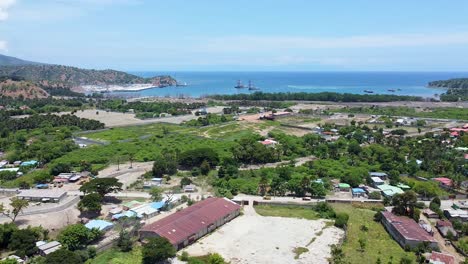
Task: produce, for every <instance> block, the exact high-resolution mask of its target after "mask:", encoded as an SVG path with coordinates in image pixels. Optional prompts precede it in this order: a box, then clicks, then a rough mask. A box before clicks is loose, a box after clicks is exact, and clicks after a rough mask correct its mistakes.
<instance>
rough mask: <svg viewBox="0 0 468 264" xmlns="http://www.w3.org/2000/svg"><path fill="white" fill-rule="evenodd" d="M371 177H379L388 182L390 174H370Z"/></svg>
mask: <svg viewBox="0 0 468 264" xmlns="http://www.w3.org/2000/svg"><path fill="white" fill-rule="evenodd" d="M369 176H370V177H379V178H380V179H381V180H386V179H387V177H388V174H387V173H385V172H369Z"/></svg>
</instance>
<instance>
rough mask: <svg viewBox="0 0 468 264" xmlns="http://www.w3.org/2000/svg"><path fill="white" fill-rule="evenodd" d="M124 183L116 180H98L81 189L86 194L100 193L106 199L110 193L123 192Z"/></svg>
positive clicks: (84, 185)
mask: <svg viewBox="0 0 468 264" xmlns="http://www.w3.org/2000/svg"><path fill="white" fill-rule="evenodd" d="M122 185H123V184H122V183H121V182H119V180H118V179H116V178H96V179H93V180H91V181H89V182H87V183H85V184H83V186H81V187H80V191H82V192H84V193H85V194H88V193H98V194H99V195H100V196H101V197H104V196H105V195H106V194H108V193H112V192H119V191H122Z"/></svg>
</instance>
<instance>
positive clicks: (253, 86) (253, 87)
mask: <svg viewBox="0 0 468 264" xmlns="http://www.w3.org/2000/svg"><path fill="white" fill-rule="evenodd" d="M258 90H260V89H259V88H257V87H255V85H253V83H252V81H251V80H249V91H258Z"/></svg>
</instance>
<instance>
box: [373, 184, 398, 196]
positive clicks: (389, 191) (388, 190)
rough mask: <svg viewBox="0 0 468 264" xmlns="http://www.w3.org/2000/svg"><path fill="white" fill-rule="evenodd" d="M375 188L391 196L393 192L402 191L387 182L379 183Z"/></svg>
mask: <svg viewBox="0 0 468 264" xmlns="http://www.w3.org/2000/svg"><path fill="white" fill-rule="evenodd" d="M377 188H378V189H380V190H381V191H382V192H383V193H384V194H385V195H386V196H393V195H395V194H400V193H404V191H403V190H402V189H400V188H398V187H395V186H392V185H388V184H382V185H379V186H377Z"/></svg>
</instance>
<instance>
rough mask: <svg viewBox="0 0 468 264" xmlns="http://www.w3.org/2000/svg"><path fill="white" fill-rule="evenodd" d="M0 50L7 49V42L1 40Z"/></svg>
mask: <svg viewBox="0 0 468 264" xmlns="http://www.w3.org/2000/svg"><path fill="white" fill-rule="evenodd" d="M0 51H7V42H6V41H4V40H0Z"/></svg>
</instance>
